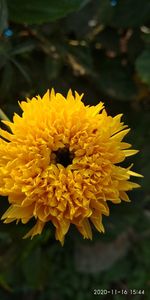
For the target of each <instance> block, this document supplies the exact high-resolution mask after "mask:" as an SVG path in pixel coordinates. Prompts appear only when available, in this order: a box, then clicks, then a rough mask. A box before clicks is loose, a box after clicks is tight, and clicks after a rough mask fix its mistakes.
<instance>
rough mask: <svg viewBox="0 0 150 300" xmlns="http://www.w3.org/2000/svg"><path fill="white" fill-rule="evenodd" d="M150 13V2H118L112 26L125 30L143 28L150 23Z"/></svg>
mask: <svg viewBox="0 0 150 300" xmlns="http://www.w3.org/2000/svg"><path fill="white" fill-rule="evenodd" d="M149 11H150V1H149V0H143V1H141V0H132V1H131V0H122V1H117V5H116V6H115V7H114V15H113V19H112V24H111V25H113V26H115V27H123V28H127V27H137V26H141V25H143V24H145V23H147V22H148V21H149V17H150V14H149Z"/></svg>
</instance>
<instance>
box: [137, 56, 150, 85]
mask: <svg viewBox="0 0 150 300" xmlns="http://www.w3.org/2000/svg"><path fill="white" fill-rule="evenodd" d="M136 69H137V72H138V74H139V76H140V78H141V80H142V81H143V82H144V83H146V84H148V85H150V50H144V51H143V53H142V54H141V55H140V56H139V57H138V58H137V60H136Z"/></svg>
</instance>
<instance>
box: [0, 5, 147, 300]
mask: <svg viewBox="0 0 150 300" xmlns="http://www.w3.org/2000/svg"><path fill="white" fill-rule="evenodd" d="M115 3H116V4H115ZM149 16H150V8H149V0H143V1H141V0H132V1H130V0H122V1H116V2H115V1H109V0H101V1H99V0H94V1H93V0H82V1H81V0H80V1H79V0H63V1H57V0H55V1H52V0H49V1H48V0H43V1H40V0H38V1H34V0H30V1H29V0H26V1H24V0H23V1H19V0H13V1H11V0H7V1H6V0H0V34H1V35H0V91H1V95H0V100H1V108H2V109H3V110H4V111H5V113H7V114H8V116H9V117H10V118H12V116H13V113H14V112H18V113H20V111H19V108H18V105H17V101H18V100H22V99H24V98H25V97H32V95H36V94H43V93H44V92H45V90H46V89H48V88H51V87H54V88H55V89H56V90H57V91H61V92H62V93H64V94H65V93H66V92H67V90H68V89H69V88H72V89H73V90H77V91H79V92H81V93H82V92H84V93H85V103H86V104H96V103H98V101H99V100H100V99H102V101H104V102H105V104H106V108H107V111H108V112H110V113H111V114H113V115H115V114H117V113H123V114H124V117H123V121H125V123H126V124H129V126H130V127H131V128H132V131H131V133H130V134H129V137H128V141H129V143H132V144H133V145H134V147H135V148H137V149H139V150H140V154H138V155H137V158H136V157H135V158H134V162H135V166H134V169H135V170H136V171H137V172H139V173H140V172H141V173H142V174H143V175H144V176H145V178H144V179H142V180H139V183H140V184H142V189H141V190H139V191H135V192H132V193H131V194H130V198H131V200H132V201H131V203H129V204H128V203H122V204H121V205H118V206H117V205H113V204H110V206H111V214H110V217H104V224H105V228H106V233H105V234H104V235H100V234H99V233H97V232H94V237H93V242H91V241H90V242H86V241H85V240H82V238H81V237H79V234H78V233H77V232H76V230H75V229H74V228H72V230H71V231H70V232H69V234H68V236H67V238H66V241H65V245H64V247H63V248H62V247H61V246H60V245H59V243H57V242H56V241H55V238H54V228H49V226H48V227H47V228H46V230H45V231H44V233H43V234H42V236H40V237H37V238H34V239H33V240H22V238H21V237H22V235H24V234H25V232H27V230H28V228H27V227H26V226H23V225H21V224H18V225H17V226H16V224H13V223H12V224H8V225H4V224H2V223H1V226H0V299H3V300H10V299H11V300H14V299H15V300H17V299H19V300H20V299H23V300H24V299H31V300H35V299H36V300H50V299H57V300H59V299H61V300H63V299H65V300H67V299H69V300H70V299H77V300H83V299H89V300H92V299H95V297H96V296H95V295H94V294H93V290H94V289H118V290H119V289H120V290H121V289H141V290H143V289H144V290H145V296H144V297H143V295H140V294H139V295H136V296H133V297H135V299H140V300H141V299H146V300H148V299H149V294H150V282H149V269H150V260H149V249H150V243H149V235H150V233H149V226H150V187H149V169H150V155H149V153H150V151H149V140H150V118H149V99H150V71H149V70H150V30H149V28H148V22H149ZM132 162H133V159H132V160H130V159H128V162H127V165H130V163H132ZM7 203H8V202H7V199H6V198H2V197H1V209H2V212H1V214H2V213H3V211H5V208H6V206H7ZM27 226H28V225H27ZM29 227H30V226H29ZM123 232H129V241H130V243H129V244H130V246H129V249H128V250H127V253H126V255H125V256H124V257H122V258H120V259H118V261H117V262H116V263H115V264H114V265H112V266H111V267H110V268H109V269H108V270H104V271H102V272H95V273H92V274H91V273H90V272H89V270H87V272H86V273H82V272H80V271H79V270H78V268H77V266H76V263H75V257H76V251H77V247H76V245H77V244H78V243H79V242H80V243H81V244H82V245H85V248H86V247H88V246H89V245H94V243H95V242H101V241H102V242H104V243H106V245H107V243H114V241H116V239H117V238H118V237H120V236H121V234H122V233H123ZM115 245H116V244H115ZM121 246H122V245H121ZM118 247H119V245H118ZM93 251H94V250H93ZM117 251H119V248H117V249H116V252H117ZM93 255H96V253H94V252H93ZM111 255H113V253H112V254H111ZM79 263H80V262H79ZM101 297H103V299H104V300H108V299H110V300H111V299H112V300H116V299H123V296H121V295H106V296H101ZM131 297H132V296H129V295H128V296H126V298H127V299H131Z"/></svg>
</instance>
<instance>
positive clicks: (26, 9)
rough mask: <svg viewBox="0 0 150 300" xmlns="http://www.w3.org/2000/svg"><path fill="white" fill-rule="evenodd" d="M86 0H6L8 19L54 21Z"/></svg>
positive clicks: (30, 21)
mask: <svg viewBox="0 0 150 300" xmlns="http://www.w3.org/2000/svg"><path fill="white" fill-rule="evenodd" d="M87 2H89V1H88V0H82V1H81V0H71V1H69V0H61V1H59V0H43V1H40V0H25V1H24V0H23V1H21V2H20V1H19V0H14V1H11V0H7V3H8V9H9V16H10V20H12V21H14V22H19V23H22V22H26V23H28V24H33V23H35V24H40V23H42V22H48V21H55V20H57V19H59V18H62V17H65V16H66V15H67V14H69V13H71V12H73V11H75V10H78V9H80V8H81V7H83V6H84V5H85V4H87Z"/></svg>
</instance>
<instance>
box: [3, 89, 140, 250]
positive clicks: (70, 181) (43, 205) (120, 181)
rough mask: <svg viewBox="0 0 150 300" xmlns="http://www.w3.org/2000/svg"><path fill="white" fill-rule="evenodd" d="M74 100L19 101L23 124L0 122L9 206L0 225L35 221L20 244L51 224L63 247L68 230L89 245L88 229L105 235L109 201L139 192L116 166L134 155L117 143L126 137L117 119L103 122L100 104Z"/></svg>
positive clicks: (127, 174)
mask: <svg viewBox="0 0 150 300" xmlns="http://www.w3.org/2000/svg"><path fill="white" fill-rule="evenodd" d="M81 98H82V96H79V95H78V94H77V93H76V92H75V96H73V95H72V92H71V91H69V92H68V95H67V97H66V98H64V97H63V96H62V95H61V94H59V93H57V94H55V92H54V90H52V91H51V93H49V91H48V92H47V93H46V94H45V95H44V97H43V98H40V97H39V96H38V97H36V98H32V99H31V100H29V99H27V102H25V101H23V102H21V103H20V106H21V109H22V110H23V114H22V117H20V116H18V115H17V114H15V115H14V117H13V122H8V121H3V122H4V124H6V125H7V126H9V127H10V130H11V133H9V132H7V131H4V130H2V129H0V135H1V139H0V194H1V195H5V196H8V200H9V203H10V207H9V208H8V210H7V211H6V212H5V213H4V215H3V216H2V219H3V220H4V222H5V223H9V222H12V221H15V220H16V221H17V222H18V221H19V220H21V222H22V223H24V224H25V223H27V222H28V221H29V220H30V219H32V218H34V219H35V225H34V227H33V228H32V229H31V230H30V231H29V232H28V233H27V235H26V237H29V236H31V237H33V236H34V235H36V234H40V233H41V232H42V230H43V228H44V225H45V224H46V223H47V222H48V223H50V222H51V223H53V225H54V226H55V228H56V239H58V240H59V241H60V242H61V243H62V244H63V242H64V236H65V234H66V233H67V231H68V229H69V227H70V224H74V225H75V226H76V227H77V228H78V230H79V231H80V233H81V234H82V235H83V237H84V238H90V239H91V238H92V232H91V226H90V223H93V224H94V226H95V227H96V229H97V230H98V231H100V232H104V228H103V225H102V214H104V215H106V216H108V215H109V208H108V204H107V203H108V201H112V202H113V203H120V202H121V200H124V201H129V198H128V196H127V193H126V192H127V191H129V190H132V189H133V188H137V187H138V186H139V185H138V184H136V183H133V182H131V181H129V179H130V176H132V175H133V176H140V175H139V174H137V173H134V172H133V171H131V166H129V167H127V168H124V167H121V166H119V165H118V164H119V163H121V162H123V161H124V160H125V158H126V156H130V155H133V154H135V153H137V151H136V150H127V149H128V148H130V146H131V145H130V144H128V143H125V142H122V139H123V138H124V136H125V135H126V134H127V133H128V132H129V129H127V126H126V125H124V123H123V122H121V121H120V119H121V116H122V115H117V116H115V117H111V116H108V115H107V113H106V110H105V109H104V106H103V103H101V102H100V103H99V104H98V105H96V106H91V107H89V106H85V105H84V103H82V101H81Z"/></svg>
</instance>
